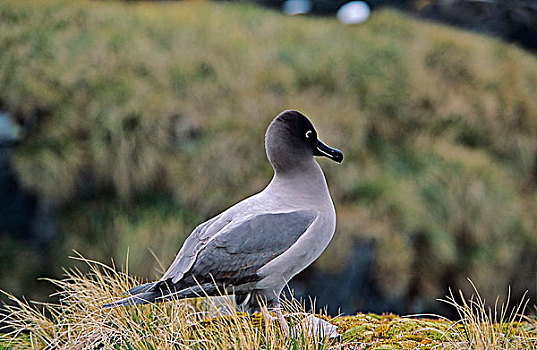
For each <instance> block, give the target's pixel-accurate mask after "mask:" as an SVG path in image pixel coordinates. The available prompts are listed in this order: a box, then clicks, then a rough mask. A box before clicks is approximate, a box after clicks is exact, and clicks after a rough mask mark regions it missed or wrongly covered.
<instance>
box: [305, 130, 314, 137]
mask: <svg viewBox="0 0 537 350" xmlns="http://www.w3.org/2000/svg"><path fill="white" fill-rule="evenodd" d="M312 133H313V131H311V130H308V131H306V138H307V139H309V138H310V135H311V134H312Z"/></svg>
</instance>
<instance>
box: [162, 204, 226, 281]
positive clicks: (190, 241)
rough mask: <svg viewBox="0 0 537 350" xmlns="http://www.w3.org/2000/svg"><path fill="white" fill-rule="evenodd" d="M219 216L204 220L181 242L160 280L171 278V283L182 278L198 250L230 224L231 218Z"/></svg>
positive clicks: (192, 262)
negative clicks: (173, 258) (226, 218)
mask: <svg viewBox="0 0 537 350" xmlns="http://www.w3.org/2000/svg"><path fill="white" fill-rule="evenodd" d="M221 216H222V214H220V215H218V216H215V217H214V218H212V219H210V220H207V221H205V222H204V223H202V224H200V225H199V226H198V227H196V228H195V229H194V231H192V233H191V234H190V236H188V237H187V239H186V240H185V242H184V243H183V246H182V247H181V250H180V251H179V253H177V256H176V257H175V260H174V261H173V263H172V264H171V265H170V267H169V268H168V270H167V271H166V272H165V273H164V275H163V276H162V278H161V279H160V280H161V281H164V280H169V279H171V281H172V283H176V282H177V281H179V280H181V278H183V275H184V274H185V272H187V271H188V270H189V269H190V268H191V267H192V265H193V264H194V262H195V261H196V258H197V256H198V254H199V252H200V251H201V250H202V249H203V248H204V247H205V246H206V245H207V243H208V242H209V241H210V240H211V239H212V238H213V237H214V236H216V235H218V234H219V233H220V232H221V231H222V229H224V228H225V227H226V226H227V225H229V224H230V222H231V220H222V218H221Z"/></svg>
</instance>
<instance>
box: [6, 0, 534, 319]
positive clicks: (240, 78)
mask: <svg viewBox="0 0 537 350" xmlns="http://www.w3.org/2000/svg"><path fill="white" fill-rule="evenodd" d="M0 52H1V55H0V110H2V111H4V112H6V113H8V114H9V115H10V116H11V117H12V118H13V119H14V120H16V121H17V122H19V123H20V124H21V125H22V126H23V128H24V130H25V138H24V140H23V141H22V142H21V143H20V144H19V145H18V146H17V147H16V148H15V150H14V152H13V157H12V163H13V166H14V168H15V170H16V173H17V174H18V177H19V181H20V183H21V184H22V185H23V186H24V188H26V189H27V190H28V191H30V192H32V193H35V194H36V195H37V196H38V200H39V203H40V208H42V210H43V211H46V212H53V213H54V215H53V218H54V223H55V224H54V225H53V227H52V229H51V230H49V231H52V233H53V234H52V236H51V237H48V236H46V235H44V236H43V237H44V238H43V237H41V239H45V242H44V243H40V244H29V243H28V241H26V240H24V239H21V238H18V237H13V236H12V235H10V232H2V236H1V239H0V252H1V254H0V258H1V264H2V266H6V268H5V269H4V268H3V269H2V270H1V271H0V281H1V283H2V286H10V288H9V291H10V292H14V293H17V294H19V293H26V294H28V295H30V296H32V297H37V298H41V299H43V298H45V296H44V295H46V294H47V291H48V290H47V289H40V288H44V287H41V286H42V284H41V285H40V284H36V283H35V282H34V281H35V278H36V277H40V276H44V275H45V276H48V275H50V274H55V275H56V276H58V275H59V274H60V273H61V272H60V266H67V265H69V264H70V263H69V262H68V261H66V257H67V256H68V255H69V254H70V252H71V250H72V249H77V250H78V251H80V252H82V253H84V254H85V255H86V256H89V257H92V258H95V259H98V260H101V261H108V260H109V258H110V257H111V256H112V257H114V258H115V260H116V261H125V254H126V253H127V251H128V248H129V249H130V272H131V273H133V274H136V275H138V276H145V277H150V278H153V277H154V276H155V275H158V273H155V271H156V270H158V269H159V265H158V263H157V262H154V258H153V257H152V256H151V254H150V253H149V250H152V251H153V252H154V253H155V255H156V256H157V257H159V258H160V259H161V260H162V261H163V265H167V264H168V263H169V262H170V261H171V259H172V257H173V256H174V254H175V253H176V252H177V250H178V248H179V246H180V244H181V242H182V240H183V239H184V238H185V237H186V235H187V234H188V233H189V232H190V230H191V229H192V228H193V227H194V226H195V225H196V224H197V223H199V222H201V221H202V220H204V219H207V218H208V217H210V216H211V215H213V214H215V213H217V212H219V211H221V210H222V209H224V208H226V207H228V206H230V205H231V204H233V203H234V202H236V201H238V200H240V199H241V198H244V197H245V196H247V195H249V194H251V193H253V192H255V191H258V190H260V189H261V188H262V187H263V186H264V185H265V184H266V183H267V182H268V181H269V179H270V176H271V175H272V172H271V169H270V167H269V165H268V162H267V161H266V159H265V156H264V150H263V135H264V131H265V128H266V126H267V125H268V123H269V122H270V120H271V119H272V118H273V117H274V116H275V115H276V114H277V113H278V112H280V111H281V110H283V109H286V108H296V109H299V110H301V111H303V112H304V113H306V114H307V115H308V116H309V117H310V118H311V119H312V120H313V121H314V123H315V125H316V127H317V128H318V130H319V134H320V136H321V137H322V138H323V139H324V140H325V141H326V142H327V143H329V144H331V145H333V146H336V147H339V148H341V149H342V150H343V151H344V153H345V161H344V162H343V164H341V165H340V166H338V165H336V164H329V163H326V162H323V161H322V160H321V162H322V164H321V165H322V166H323V168H324V169H325V173H326V175H327V178H328V181H329V185H330V188H331V191H332V194H333V197H334V202H335V203H336V207H337V212H338V228H337V232H336V236H335V238H334V240H333V242H332V243H331V245H330V246H329V248H328V250H327V251H326V253H325V254H324V255H323V256H322V257H321V259H320V260H319V261H318V262H317V263H316V264H315V265H314V266H313V267H312V270H310V275H309V277H308V276H303V277H298V279H297V281H299V282H301V283H302V285H303V286H305V288H306V289H307V290H308V292H310V293H312V294H313V295H328V297H326V298H321V297H319V298H318V299H317V302H318V304H320V305H324V304H326V303H328V302H329V301H330V302H332V301H334V300H336V299H337V302H336V304H335V305H332V306H331V308H332V309H337V308H338V307H339V306H341V305H344V307H343V310H344V311H346V312H350V311H349V310H373V309H376V308H378V309H386V308H388V307H389V308H390V309H391V310H393V311H399V312H405V313H410V312H415V311H420V310H427V311H433V310H434V308H436V307H438V306H437V305H438V303H437V302H435V299H436V298H438V297H442V296H443V295H445V293H446V291H447V286H448V285H449V286H451V287H452V288H454V289H459V288H463V289H464V288H466V287H467V283H466V278H467V277H470V278H471V279H472V280H473V281H474V282H476V284H477V286H478V287H479V289H480V291H481V293H482V294H483V295H484V296H485V297H486V298H487V299H489V300H494V298H495V297H496V296H497V295H498V294H500V293H502V292H504V291H505V289H506V287H507V285H508V284H510V285H511V286H512V290H513V295H514V296H520V295H522V293H523V291H525V290H526V289H529V290H530V292H529V293H530V294H529V295H530V296H534V295H536V294H537V291H536V289H535V288H537V286H536V285H535V283H534V277H535V274H536V273H537V266H536V265H535V261H536V259H537V235H536V234H535V232H537V170H536V169H537V60H536V59H535V58H534V57H532V56H530V55H528V54H527V53H524V52H523V51H521V50H519V49H517V48H516V47H514V46H509V45H505V44H503V43H501V42H499V41H494V40H489V39H486V38H484V37H481V36H479V35H475V34H469V33H465V32H462V31H456V30H452V29H449V28H446V27H443V26H438V25H433V24H430V23H425V22H421V21H418V20H414V19H409V18H407V17H405V16H403V15H401V14H399V13H396V12H392V11H381V12H378V13H375V14H373V16H372V17H371V19H370V20H369V21H368V22H367V23H366V24H365V25H363V26H356V27H343V26H341V25H340V24H338V23H337V22H336V21H335V20H333V19H329V18H287V17H284V16H282V15H280V14H278V13H275V12H271V11H269V10H266V9H259V8H255V7H253V6H247V5H239V4H229V3H225V4H220V3H219V4H214V3H205V2H204V3H198V2H185V3H163V4H161V3H158V4H151V3H140V4H129V5H125V4H122V3H101V2H74V1H22V2H21V1H15V0H6V1H2V2H1V3H0ZM37 226H39V225H37ZM363 246H367V247H370V248H368V249H370V252H369V253H370V254H369V255H366V256H370V258H369V260H368V261H365V262H362V263H361V264H362V265H363V266H368V270H367V271H366V272H365V275H360V276H357V275H356V269H355V268H353V265H352V259H353V252H354V251H355V250H356V249H357V247H363ZM319 274H324V275H334V276H343V279H344V280H345V281H363V282H361V283H362V284H359V283H358V282H356V283H355V284H350V283H348V284H346V286H343V285H342V286H340V287H337V288H334V286H333V285H328V284H327V283H323V282H320V283H317V284H315V283H313V282H312V281H313V280H314V278H313V277H315V276H317V275H319ZM21 276H26V279H24V278H23V279H22V281H23V282H21ZM312 276H313V277H312ZM338 293H341V294H338ZM345 293H346V294H345ZM343 303H345V304H343ZM332 309H331V310H332Z"/></svg>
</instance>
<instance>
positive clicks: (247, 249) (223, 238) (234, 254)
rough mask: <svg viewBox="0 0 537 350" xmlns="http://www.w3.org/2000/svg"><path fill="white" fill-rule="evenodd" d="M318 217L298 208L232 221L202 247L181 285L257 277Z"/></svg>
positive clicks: (237, 282) (228, 282) (238, 281)
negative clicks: (262, 268) (260, 271)
mask: <svg viewBox="0 0 537 350" xmlns="http://www.w3.org/2000/svg"><path fill="white" fill-rule="evenodd" d="M316 218H317V212H315V211H312V210H299V211H292V212H282V213H265V214H259V215H253V216H251V217H249V218H247V219H246V220H242V221H241V222H238V223H233V222H231V223H230V224H229V225H227V226H225V227H224V228H223V229H222V231H221V232H220V233H219V234H218V235H215V236H213V237H212V239H210V240H209V241H207V242H206V244H205V245H204V246H203V247H202V248H201V249H200V250H199V252H198V254H197V256H196V257H195V259H194V261H193V262H192V264H191V267H190V269H189V270H188V271H185V272H184V274H183V278H182V280H181V281H180V283H179V284H180V286H178V287H188V286H189V285H193V284H204V283H213V282H216V283H217V284H219V285H221V284H225V285H240V284H243V283H247V282H252V281H256V280H258V279H259V276H258V275H257V270H259V269H260V268H261V267H263V266H264V265H266V264H267V263H268V262H269V261H271V260H272V259H274V258H276V257H277V256H278V255H280V254H282V253H283V252H285V251H286V250H287V249H289V247H291V246H292V245H293V244H294V243H295V242H296V241H297V240H298V239H299V238H300V236H301V235H302V234H303V233H304V232H306V230H307V229H308V227H310V225H311V224H312V223H313V221H315V219H316ZM163 279H164V278H163ZM174 282H177V281H174Z"/></svg>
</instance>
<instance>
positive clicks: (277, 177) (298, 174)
mask: <svg viewBox="0 0 537 350" xmlns="http://www.w3.org/2000/svg"><path fill="white" fill-rule="evenodd" d="M265 190H266V191H269V192H273V193H278V194H281V195H282V196H283V197H287V196H288V197H292V198H294V199H295V200H296V199H300V198H296V197H301V198H302V199H303V200H312V201H320V200H323V201H324V200H329V201H331V199H330V193H329V192H328V185H327V183H326V179H325V177H324V173H323V171H322V170H321V167H320V166H319V164H318V163H317V161H316V160H315V159H313V158H311V160H310V161H309V162H303V163H302V164H300V167H295V168H294V169H293V171H288V172H281V171H276V170H275V172H274V177H273V178H272V181H271V182H270V184H269V185H268V186H267V188H266V189H265Z"/></svg>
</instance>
